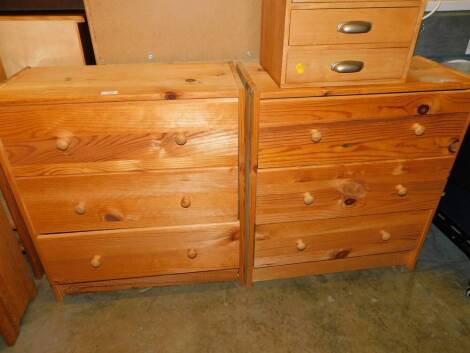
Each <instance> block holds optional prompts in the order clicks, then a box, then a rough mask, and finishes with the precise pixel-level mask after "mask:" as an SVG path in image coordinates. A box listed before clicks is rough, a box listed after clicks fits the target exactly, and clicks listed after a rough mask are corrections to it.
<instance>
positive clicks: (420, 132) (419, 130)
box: [413, 123, 426, 136]
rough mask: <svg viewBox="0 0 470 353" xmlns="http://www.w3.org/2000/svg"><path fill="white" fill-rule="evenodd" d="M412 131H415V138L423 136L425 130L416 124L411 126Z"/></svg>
mask: <svg viewBox="0 0 470 353" xmlns="http://www.w3.org/2000/svg"><path fill="white" fill-rule="evenodd" d="M413 130H414V131H415V134H416V136H423V135H424V132H425V131H426V128H425V127H424V126H423V125H421V124H419V123H416V124H414V125H413Z"/></svg>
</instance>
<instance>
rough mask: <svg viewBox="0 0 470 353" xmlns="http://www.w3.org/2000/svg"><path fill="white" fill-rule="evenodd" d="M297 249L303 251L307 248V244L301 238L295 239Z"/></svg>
mask: <svg viewBox="0 0 470 353" xmlns="http://www.w3.org/2000/svg"><path fill="white" fill-rule="evenodd" d="M296 245H297V250H299V251H304V250H305V249H306V248H307V245H306V244H305V243H304V241H303V240H302V239H299V240H297V242H296Z"/></svg>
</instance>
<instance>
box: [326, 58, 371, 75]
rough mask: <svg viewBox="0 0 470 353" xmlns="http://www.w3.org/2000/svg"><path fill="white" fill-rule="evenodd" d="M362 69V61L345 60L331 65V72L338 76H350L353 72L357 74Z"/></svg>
mask: <svg viewBox="0 0 470 353" xmlns="http://www.w3.org/2000/svg"><path fill="white" fill-rule="evenodd" d="M363 68H364V63H363V62H362V61H353V60H346V61H339V62H337V63H334V64H331V70H332V71H335V72H337V73H340V74H351V73H354V72H359V71H361V70H362V69H363Z"/></svg>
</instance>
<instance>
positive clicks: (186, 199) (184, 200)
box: [181, 196, 191, 208]
mask: <svg viewBox="0 0 470 353" xmlns="http://www.w3.org/2000/svg"><path fill="white" fill-rule="evenodd" d="M181 207H183V208H189V207H191V199H190V198H189V196H183V198H182V199H181Z"/></svg>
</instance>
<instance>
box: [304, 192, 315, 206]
mask: <svg viewBox="0 0 470 353" xmlns="http://www.w3.org/2000/svg"><path fill="white" fill-rule="evenodd" d="M313 201H314V198H313V196H312V194H311V193H309V192H306V193H305V194H304V204H306V205H307V206H310V205H311V204H313Z"/></svg>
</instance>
